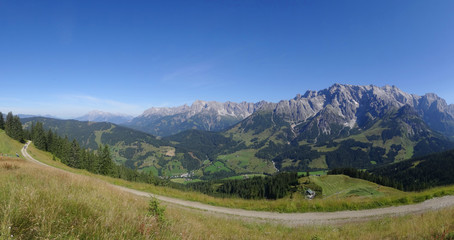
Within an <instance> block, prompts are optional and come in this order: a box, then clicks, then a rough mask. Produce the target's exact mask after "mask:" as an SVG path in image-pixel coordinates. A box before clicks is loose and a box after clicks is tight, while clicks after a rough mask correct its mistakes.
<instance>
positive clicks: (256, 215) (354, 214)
mask: <svg viewBox="0 0 454 240" xmlns="http://www.w3.org/2000/svg"><path fill="white" fill-rule="evenodd" d="M29 144H30V141H29V142H27V143H26V144H25V145H24V147H23V148H22V150H21V152H22V155H23V156H24V157H25V158H26V159H27V160H29V161H31V162H35V163H37V164H41V165H45V166H47V167H52V166H49V165H47V164H44V163H42V162H40V161H38V160H36V159H34V158H33V157H32V156H30V154H28V152H27V147H28V145H29ZM60 170H61V169H60ZM62 171H64V170H62ZM108 184H109V183H108ZM109 185H111V186H113V187H115V188H118V189H121V190H123V191H125V192H129V193H132V194H135V195H138V196H144V197H155V198H157V199H159V200H160V201H163V202H167V203H171V204H176V205H180V206H184V207H188V208H195V209H199V210H204V211H209V212H213V213H215V214H217V215H224V216H234V217H235V216H236V217H241V218H246V219H252V220H256V221H270V222H277V223H280V224H284V225H289V226H298V225H313V224H343V223H348V222H357V221H364V220H368V219H376V218H381V217H385V216H398V215H405V214H415V213H423V212H427V211H433V210H437V209H442V208H446V207H451V206H454V196H444V197H440V198H433V199H430V200H427V201H424V202H421V203H418V204H411V205H403V206H396V207H385V208H376V209H366V210H357V211H338V212H309V213H276V212H264V211H251V210H244V209H236V208H226V207H218V206H212V205H208V204H203V203H200V202H192V201H187V200H182V199H177V198H171V197H165V196H160V195H156V194H151V193H148V192H142V191H138V190H134V189H130V188H126V187H121V186H117V185H113V184H109Z"/></svg>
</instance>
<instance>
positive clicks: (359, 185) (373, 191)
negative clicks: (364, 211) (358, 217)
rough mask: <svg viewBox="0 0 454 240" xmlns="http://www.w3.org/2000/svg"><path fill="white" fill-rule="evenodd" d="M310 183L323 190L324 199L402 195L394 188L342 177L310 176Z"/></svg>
mask: <svg viewBox="0 0 454 240" xmlns="http://www.w3.org/2000/svg"><path fill="white" fill-rule="evenodd" d="M310 181H311V182H313V183H315V184H317V185H318V186H320V187H321V188H322V189H323V197H324V198H348V197H357V196H359V197H381V196H392V195H399V194H403V192H401V191H399V190H397V189H394V188H389V187H384V186H381V185H378V184H375V183H372V182H368V181H365V180H362V179H357V178H351V177H348V176H344V175H325V176H320V177H318V176H311V177H310Z"/></svg>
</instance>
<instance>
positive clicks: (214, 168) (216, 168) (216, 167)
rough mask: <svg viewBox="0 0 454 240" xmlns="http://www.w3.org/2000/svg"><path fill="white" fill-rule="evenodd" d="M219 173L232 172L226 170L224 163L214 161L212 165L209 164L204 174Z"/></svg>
mask: <svg viewBox="0 0 454 240" xmlns="http://www.w3.org/2000/svg"><path fill="white" fill-rule="evenodd" d="M221 171H225V172H231V171H232V170H230V169H228V168H227V167H226V166H225V165H224V163H222V162H220V161H216V162H214V163H213V164H211V165H210V166H208V167H206V168H205V170H204V172H205V173H206V174H212V173H215V172H221Z"/></svg>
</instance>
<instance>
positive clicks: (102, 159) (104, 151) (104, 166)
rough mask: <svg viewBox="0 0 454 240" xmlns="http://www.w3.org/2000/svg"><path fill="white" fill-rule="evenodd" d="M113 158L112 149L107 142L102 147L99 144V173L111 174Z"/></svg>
mask: <svg viewBox="0 0 454 240" xmlns="http://www.w3.org/2000/svg"><path fill="white" fill-rule="evenodd" d="M112 167H113V164H112V159H111V158H110V151H109V147H108V146H107V144H106V145H105V146H104V147H102V145H100V146H99V150H98V169H97V170H98V173H99V174H102V175H109V174H110V173H111V171H112Z"/></svg>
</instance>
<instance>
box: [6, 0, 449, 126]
mask: <svg viewBox="0 0 454 240" xmlns="http://www.w3.org/2000/svg"><path fill="white" fill-rule="evenodd" d="M453 12H454V1H451V0H445V1H443V0H440V1H418V0H407V1H404V0H401V1H386V0H379V1H378V0H377V1H372V0H371V1H364V0H358V1H350V0H348V1H323V0H291V1H266V0H261V1H250V0H228V1H221V0H217V1H212V0H210V1H169V0H167V1H70V0H67V1H66V0H65V1H56V0H55V1H45V0H40V1H13V0H11V1H4V0H0V83H1V88H0V89H1V92H0V111H2V112H8V111H13V112H14V113H16V114H17V113H23V114H43V115H44V114H51V115H54V116H58V117H63V118H69V117H77V116H80V115H83V114H85V113H86V112H88V111H90V110H94V109H97V110H102V111H108V112H120V113H127V114H132V115H138V114H140V113H142V112H143V111H144V110H145V109H147V108H149V107H152V106H177V105H181V104H185V103H187V104H190V103H192V102H193V101H195V100H197V99H201V100H215V101H228V100H229V101H235V102H239V101H249V102H257V101H260V100H266V101H274V102H276V101H279V100H282V99H290V98H293V97H294V96H295V95H296V94H297V93H304V92H305V91H306V90H321V89H324V88H327V87H329V86H331V85H332V84H333V83H345V84H355V85H369V84H374V85H378V86H383V85H386V84H388V85H396V86H397V87H399V88H401V89H402V90H404V91H406V92H409V93H415V94H418V95H422V94H424V93H427V92H434V93H436V94H438V95H439V96H441V97H443V98H445V99H446V100H447V102H448V103H454V94H453V93H454V91H453V90H454V30H453V29H454V14H453Z"/></svg>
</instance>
